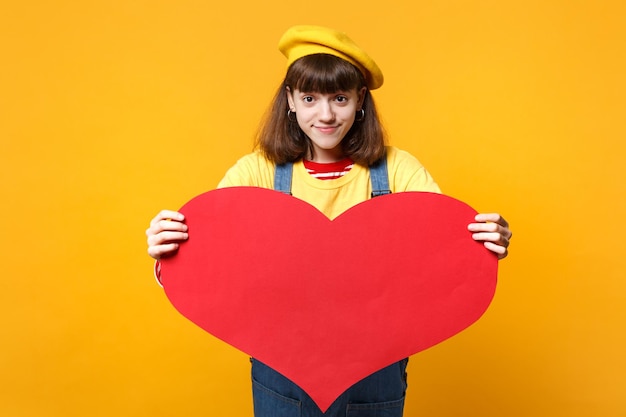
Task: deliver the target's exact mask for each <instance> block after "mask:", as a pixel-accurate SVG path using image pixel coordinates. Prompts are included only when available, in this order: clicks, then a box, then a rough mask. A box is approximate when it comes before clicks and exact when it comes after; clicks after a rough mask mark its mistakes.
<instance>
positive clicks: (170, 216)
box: [150, 210, 185, 226]
mask: <svg viewBox="0 0 626 417" xmlns="http://www.w3.org/2000/svg"><path fill="white" fill-rule="evenodd" d="M162 220H173V221H177V222H182V221H184V220H185V216H184V215H183V214H182V213H179V212H177V211H173V210H161V211H160V212H159V214H157V215H156V216H155V217H154V219H152V221H151V222H150V226H152V225H155V224H157V223H158V222H160V221H162Z"/></svg>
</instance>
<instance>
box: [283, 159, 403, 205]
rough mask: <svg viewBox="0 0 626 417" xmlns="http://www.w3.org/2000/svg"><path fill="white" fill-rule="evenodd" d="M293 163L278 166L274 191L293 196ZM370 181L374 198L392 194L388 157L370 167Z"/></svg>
mask: <svg viewBox="0 0 626 417" xmlns="http://www.w3.org/2000/svg"><path fill="white" fill-rule="evenodd" d="M292 176H293V163H291V162H286V163H284V164H280V165H276V170H275V171H274V190H276V191H280V192H281V193H285V194H289V195H291V177H292ZM370 180H371V181H372V198H374V197H378V196H381V195H385V194H391V190H390V189H389V174H388V172H387V157H383V158H381V159H380V160H379V161H377V162H375V163H374V164H372V165H370Z"/></svg>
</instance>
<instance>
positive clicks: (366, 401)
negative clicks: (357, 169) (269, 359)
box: [251, 158, 408, 417]
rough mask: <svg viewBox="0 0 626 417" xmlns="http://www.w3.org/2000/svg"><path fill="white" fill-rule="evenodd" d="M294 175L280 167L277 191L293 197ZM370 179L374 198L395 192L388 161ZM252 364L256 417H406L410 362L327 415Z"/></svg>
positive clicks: (347, 395) (369, 381)
mask: <svg viewBox="0 0 626 417" xmlns="http://www.w3.org/2000/svg"><path fill="white" fill-rule="evenodd" d="M292 172H293V165H292V164H290V163H288V164H284V165H278V166H277V167H276V172H275V176H274V189H275V190H277V191H281V192H283V193H286V194H291V177H292ZM370 178H371V182H372V190H373V191H372V197H377V196H380V195H385V194H389V193H391V191H390V188H389V179H388V175H387V161H386V158H382V159H381V160H380V161H378V162H377V163H376V164H374V165H372V166H370ZM364 349H367V347H364ZM251 362H252V396H253V401H254V416H255V417H331V416H332V417H402V412H403V408H404V395H405V391H406V388H407V384H406V365H407V362H408V359H403V360H401V361H399V362H396V363H394V364H392V365H390V366H388V367H386V368H383V369H381V370H379V371H377V372H375V373H373V374H372V375H370V376H368V377H366V378H365V379H363V380H361V381H359V382H357V383H356V384H354V385H353V386H352V387H350V388H349V389H348V390H347V391H346V392H344V393H343V394H341V396H340V397H339V398H337V400H335V402H333V404H332V405H331V406H330V408H329V409H328V410H327V411H326V413H322V412H321V410H320V409H319V408H318V407H317V405H316V404H315V403H314V402H313V400H312V399H311V398H310V397H309V396H308V395H307V394H306V393H305V392H304V391H303V390H302V389H300V387H298V386H297V385H296V384H294V383H293V382H291V381H290V380H289V379H287V378H285V377H284V376H282V375H281V374H280V373H278V372H276V371H274V370H273V369H272V368H270V367H268V366H267V365H265V364H263V363H261V362H259V361H258V360H256V359H251ZM328 377H329V378H332V377H333V376H332V375H329V376H328Z"/></svg>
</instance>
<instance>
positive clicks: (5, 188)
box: [0, 0, 626, 417]
mask: <svg viewBox="0 0 626 417" xmlns="http://www.w3.org/2000/svg"><path fill="white" fill-rule="evenodd" d="M625 4H626V3H624V2H623V1H621V0H615V1H592V0H580V1H574V0H558V1H538V0H531V1H524V2H521V1H520V2H510V1H501V0H492V1H470V0H467V1H462V0H449V1H428V2H427V1H409V0H405V1H404V2H393V1H392V2H378V1H371V0H363V1H357V2H338V1H327V0H321V1H317V2H299V1H295V2H289V1H275V0H269V1H264V2H260V1H259V2H251V1H250V2H245V3H241V2H237V1H229V2H219V3H218V2H210V1H191V0H181V1H162V0H156V1H155V0H150V1H147V0H136V1H127V0H109V1H69V0H59V1H54V2H53V1H43V0H42V1H38V2H35V1H28V0H26V1H20V2H17V1H14V2H10V1H8V0H2V3H1V5H0V62H1V64H0V140H1V145H2V146H1V148H0V178H1V182H0V184H1V189H0V199H1V203H2V204H1V205H0V207H1V208H0V210H1V215H2V216H1V218H2V220H1V224H2V226H1V227H0V245H1V248H0V256H1V259H2V261H1V263H0V265H1V267H2V271H1V273H0V276H1V278H0V308H1V309H2V312H1V314H2V325H1V326H0V415H1V416H7V417H48V416H64V417H73V416H81V417H83V416H96V417H98V416H118V417H124V416H189V417H190V416H246V415H248V416H249V415H251V395H250V383H249V374H248V372H249V364H248V361H247V358H246V356H245V355H243V354H242V353H239V352H237V351H235V350H234V349H233V348H230V347H229V346H227V345H225V344H224V343H222V342H220V341H218V340H216V339H214V338H213V337H212V336H209V335H207V334H206V333H204V332H203V331H201V330H199V329H198V328H196V327H195V326H194V325H192V324H191V323H189V322H187V321H186V320H185V319H184V318H182V316H180V315H179V314H178V313H177V312H176V311H175V310H174V309H173V308H172V307H171V305H170V304H169V303H168V301H167V300H166V298H165V296H164V295H163V293H162V291H161V289H160V288H159V287H158V286H156V284H155V283H154V281H153V278H152V272H151V268H152V262H151V260H150V259H149V258H148V256H147V255H146V244H145V236H144V230H145V229H146V228H147V225H148V221H149V220H150V219H151V218H152V216H153V215H154V214H156V212H157V211H158V210H159V209H161V208H178V207H180V206H181V205H182V204H183V203H184V202H186V201H187V200H188V199H190V198H191V197H193V196H195V195H197V194H199V193H201V192H203V191H206V190H209V189H212V188H214V187H215V185H216V184H217V182H218V181H219V179H220V178H221V176H222V174H223V173H224V171H225V170H226V169H227V168H228V167H229V166H230V165H231V164H233V163H234V162H235V160H236V159H237V158H238V157H239V156H241V155H243V154H244V153H246V152H248V151H249V150H250V149H251V145H252V139H251V138H252V135H253V133H254V130H255V128H256V126H257V123H258V120H259V119H260V117H261V114H262V113H263V111H264V110H265V107H266V105H267V103H268V102H269V100H270V97H271V95H272V93H273V92H274V89H275V88H276V87H277V85H278V83H279V82H280V79H281V77H282V75H283V71H284V61H283V58H282V56H281V55H280V54H279V52H278V51H277V49H276V44H277V41H278V38H279V37H280V35H281V34H282V32H283V31H284V30H285V29H286V28H287V27H289V26H291V25H292V24H322V25H327V26H331V27H336V28H340V29H342V30H345V31H346V32H347V33H348V34H349V35H350V36H351V37H352V38H353V39H354V40H356V41H357V42H358V43H359V44H361V45H362V46H363V47H364V48H365V49H366V50H367V51H368V52H369V53H370V54H371V55H372V56H373V57H374V58H375V59H376V60H377V61H378V63H379V65H380V66H381V67H382V69H383V71H384V73H385V76H386V80H387V81H386V84H385V86H384V87H383V88H382V89H381V90H379V91H376V92H375V98H376V99H377V101H378V104H379V106H380V110H381V112H382V114H383V118H384V121H385V123H386V126H387V128H388V130H389V132H390V137H391V143H392V144H394V145H396V146H399V147H401V148H404V149H407V150H409V151H410V152H412V153H413V154H415V155H416V156H418V158H420V159H421V161H422V162H423V163H424V164H425V165H426V166H427V167H428V168H429V170H430V171H431V172H432V174H433V175H434V176H435V178H436V179H437V180H438V182H439V183H440V185H441V186H442V188H443V189H444V190H445V191H446V193H447V194H449V195H452V196H454V197H457V198H459V199H462V200H464V201H466V202H467V203H469V204H470V205H472V206H473V207H475V208H476V209H477V210H479V211H491V210H497V211H500V212H501V213H503V214H505V217H507V218H508V220H509V221H510V223H511V224H512V227H513V230H514V234H515V236H514V239H513V245H512V247H511V255H510V257H509V258H508V259H506V260H505V261H504V262H502V263H501V265H500V275H499V278H500V284H499V287H498V291H497V295H496V297H495V300H494V302H493V304H492V306H491V308H490V310H489V311H488V312H487V313H486V315H485V316H484V317H483V318H482V319H481V320H480V321H479V322H478V323H477V324H475V325H474V326H472V327H471V328H470V329H468V330H467V331H466V332H463V333H462V334H460V335H458V336H457V337H455V338H453V339H451V340H449V341H446V342H444V343H443V344H441V345H439V346H436V347H434V348H432V349H430V350H428V351H426V352H423V353H421V354H419V355H416V356H414V357H413V358H412V360H411V363H410V367H409V371H410V377H409V384H410V388H409V397H408V400H407V404H406V413H405V414H406V415H407V416H437V417H441V416H470V417H473V416H481V417H487V416H493V417H496V416H512V417H520V416H534V417H536V416H538V417H543V416H546V417H547V416H568V417H577V416H585V417H597V416H603V417H608V416H624V415H626V395H624V393H626V360H625V359H624V358H625V355H624V352H625V351H626V331H625V330H626V329H625V325H626V320H625V319H626V314H625V313H626V281H625V280H624V276H625V271H626V254H625V253H624V246H623V238H624V235H625V234H626V233H625V232H626V230H625V227H624V219H623V217H624V214H626V206H625V201H626V193H625V189H624V188H625V187H624V179H625V177H626V169H625V168H624V161H623V159H624V153H625V152H624V150H625V147H626V146H625V141H626V129H625V123H624V121H625V120H624V119H625V115H626V106H625V97H626V88H625V81H624V80H625V78H626V77H624V75H625V74H626V65H625V63H626V62H625V46H624V45H625V41H626V31H625V29H624V27H625V24H624V22H625V21H626V9H625V6H624V5H625Z"/></svg>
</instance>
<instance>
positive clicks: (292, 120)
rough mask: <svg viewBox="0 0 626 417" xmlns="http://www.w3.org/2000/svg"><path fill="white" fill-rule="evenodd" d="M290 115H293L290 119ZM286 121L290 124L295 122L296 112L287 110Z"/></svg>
mask: <svg viewBox="0 0 626 417" xmlns="http://www.w3.org/2000/svg"><path fill="white" fill-rule="evenodd" d="M291 115H293V117H291ZM287 119H289V121H290V122H295V121H296V120H297V119H296V112H295V111H291V109H289V110H287Z"/></svg>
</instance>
